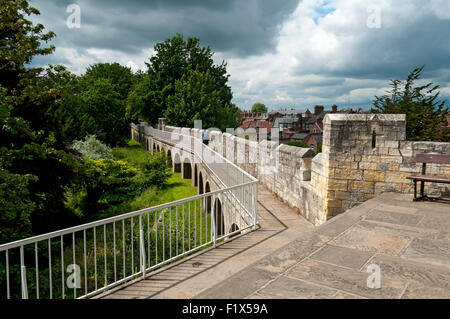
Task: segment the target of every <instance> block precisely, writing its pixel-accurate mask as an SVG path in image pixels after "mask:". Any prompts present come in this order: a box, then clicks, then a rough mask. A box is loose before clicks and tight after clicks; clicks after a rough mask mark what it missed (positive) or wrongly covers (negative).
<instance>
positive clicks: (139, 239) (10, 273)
mask: <svg viewBox="0 0 450 319" xmlns="http://www.w3.org/2000/svg"><path fill="white" fill-rule="evenodd" d="M151 133H152V134H155V135H154V136H153V137H155V138H158V139H161V140H163V137H167V135H166V134H165V133H168V132H164V131H159V130H155V129H152V130H151ZM191 143H194V141H193V140H192V139H189V144H190V145H192V144H191ZM201 144H202V143H201ZM202 145H204V144H202ZM185 147H186V148H185V150H187V151H190V152H193V153H194V154H196V156H199V154H198V152H197V153H196V152H195V150H193V149H192V147H189V146H188V145H187V144H186V145H185ZM205 147H207V146H206V145H204V146H201V149H202V151H205V150H206V151H208V152H211V151H212V150H211V149H210V148H209V150H207V149H205ZM183 148H184V147H183ZM212 152H213V153H212V154H213V155H214V156H216V154H217V153H215V152H214V151H212ZM203 164H205V166H207V167H208V168H209V170H210V171H211V173H212V174H214V175H215V177H216V178H217V179H219V180H220V181H221V182H222V183H223V184H224V186H223V188H222V189H219V190H217V191H213V192H209V193H205V194H201V195H198V196H194V197H190V198H186V199H182V200H178V201H175V202H171V203H167V204H163V205H159V206H155V207H150V208H146V209H142V210H139V211H135V212H131V213H127V214H123V215H119V216H115V217H111V218H107V219H103V220H99V221H95V222H92V223H88V224H84V225H80V226H76V227H71V228H68V229H63V230H59V231H55V232H52V233H48V234H43V235H39V236H35V237H31V238H26V239H23V240H19V241H15V242H11V243H7V244H3V245H0V289H1V290H0V298H7V299H15V298H22V299H28V298H37V299H47V298H49V299H56V298H63V299H64V298H89V297H91V296H94V295H96V294H99V293H101V292H104V291H106V290H109V289H111V288H113V287H115V286H118V285H120V284H123V283H125V282H127V281H130V280H132V279H136V278H138V277H145V276H146V275H148V273H149V272H151V271H153V270H155V269H156V268H159V267H161V266H164V265H166V264H168V263H171V262H173V261H175V260H177V259H180V258H182V257H185V256H187V255H189V254H192V253H194V252H197V251H199V250H201V249H204V248H205V247H208V246H215V245H216V244H217V242H218V241H221V240H224V239H226V238H230V237H231V236H233V235H236V234H239V233H241V232H245V231H248V230H252V229H254V226H256V223H257V220H256V198H257V180H256V179H255V178H253V177H251V176H250V175H248V174H247V173H245V172H244V171H242V170H241V169H240V168H239V167H237V166H236V165H234V164H233V163H230V162H229V161H228V162H226V163H225V162H224V163H223V165H224V166H218V164H219V163H212V165H211V163H209V164H207V163H203ZM221 165H222V164H221ZM227 169H229V170H230V172H232V173H233V174H235V176H238V178H239V179H240V178H242V181H243V182H242V183H240V184H239V183H238V182H239V180H237V179H231V178H228V177H227V176H225V175H226V174H224V172H226V170H227ZM240 171H241V172H240ZM227 185H232V186H227Z"/></svg>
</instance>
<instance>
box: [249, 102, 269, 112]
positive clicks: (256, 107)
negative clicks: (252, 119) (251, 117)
mask: <svg viewBox="0 0 450 319" xmlns="http://www.w3.org/2000/svg"><path fill="white" fill-rule="evenodd" d="M251 111H252V113H267V107H266V106H265V105H264V104H262V103H255V104H253V106H252V110H251Z"/></svg>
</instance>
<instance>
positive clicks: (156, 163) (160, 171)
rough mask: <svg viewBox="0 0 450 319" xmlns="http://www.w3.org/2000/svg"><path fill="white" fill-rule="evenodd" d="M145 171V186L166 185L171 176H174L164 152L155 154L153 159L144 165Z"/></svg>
mask: <svg viewBox="0 0 450 319" xmlns="http://www.w3.org/2000/svg"><path fill="white" fill-rule="evenodd" d="M143 173H144V176H145V182H144V187H149V186H151V185H154V186H157V187H163V186H165V185H166V183H167V180H168V179H169V177H170V176H172V170H171V168H170V167H169V166H167V156H166V155H165V154H164V152H159V153H156V154H155V155H153V157H152V159H151V160H150V161H149V162H147V163H145V164H144V165H143Z"/></svg>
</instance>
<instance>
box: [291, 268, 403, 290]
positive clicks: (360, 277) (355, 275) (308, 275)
mask: <svg viewBox="0 0 450 319" xmlns="http://www.w3.org/2000/svg"><path fill="white" fill-rule="evenodd" d="M287 276H289V277H294V278H299V279H303V280H306V281H310V282H313V283H317V284H322V285H326V286H327V287H331V288H335V289H339V290H342V291H345V292H350V293H354V294H357V295H360V296H364V297H368V298H398V297H399V296H400V294H401V292H402V291H403V289H404V287H405V283H404V282H402V281H399V280H392V279H385V280H383V284H382V285H381V288H380V289H372V288H369V287H368V286H367V277H368V276H369V274H368V273H366V272H360V271H355V270H350V269H347V268H343V267H338V266H334V265H330V264H325V263H321V262H318V261H313V260H307V261H305V262H302V263H300V264H299V265H297V266H295V267H294V268H293V269H292V270H290V271H289V272H288V273H287Z"/></svg>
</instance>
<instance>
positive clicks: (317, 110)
mask: <svg viewBox="0 0 450 319" xmlns="http://www.w3.org/2000/svg"><path fill="white" fill-rule="evenodd" d="M322 112H323V106H322V105H316V106H314V115H318V114H320V113H322Z"/></svg>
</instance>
